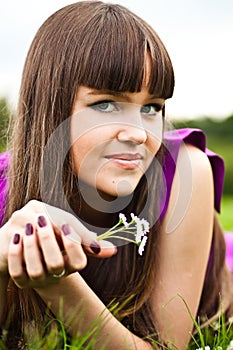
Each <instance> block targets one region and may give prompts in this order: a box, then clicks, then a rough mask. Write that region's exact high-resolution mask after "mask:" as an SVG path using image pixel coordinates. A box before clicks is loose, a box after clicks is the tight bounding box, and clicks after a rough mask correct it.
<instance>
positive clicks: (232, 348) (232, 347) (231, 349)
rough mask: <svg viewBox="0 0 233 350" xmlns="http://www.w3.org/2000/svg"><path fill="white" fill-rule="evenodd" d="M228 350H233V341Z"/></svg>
mask: <svg viewBox="0 0 233 350" xmlns="http://www.w3.org/2000/svg"><path fill="white" fill-rule="evenodd" d="M227 350H233V340H231V341H230V344H229V345H228V347H227Z"/></svg>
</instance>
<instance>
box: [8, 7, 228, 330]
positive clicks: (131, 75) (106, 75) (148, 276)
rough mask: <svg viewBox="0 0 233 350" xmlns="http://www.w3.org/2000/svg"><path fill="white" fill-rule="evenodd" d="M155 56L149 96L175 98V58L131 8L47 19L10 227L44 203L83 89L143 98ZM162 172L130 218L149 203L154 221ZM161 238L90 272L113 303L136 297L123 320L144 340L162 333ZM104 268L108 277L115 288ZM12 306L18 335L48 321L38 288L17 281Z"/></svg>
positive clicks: (141, 191)
mask: <svg viewBox="0 0 233 350" xmlns="http://www.w3.org/2000/svg"><path fill="white" fill-rule="evenodd" d="M147 52H149V53H150V57H151V74H150V81H149V91H150V92H151V93H155V92H156V94H157V95H158V96H159V97H161V98H164V99H167V98H170V97H171V96H172V94H173V89H174V73H173V68H172V64H171V60H170V58H169V55H168V53H167V51H166V49H165V47H164V45H163V43H162V42H161V40H160V38H159V37H158V35H157V34H156V33H155V31H154V30H153V29H152V28H151V27H150V26H149V25H148V24H147V23H146V22H144V21H143V20H142V19H140V18H139V17H137V16H136V15H135V14H133V13H132V12H130V11H129V10H128V9H126V8H124V7H123V6H120V5H113V4H106V3H102V2H100V1H83V2H77V3H74V4H72V5H69V6H66V7H64V8H63V9H61V10H59V11H57V12H56V13H54V14H53V15H52V16H51V17H49V18H48V19H47V20H46V21H45V23H44V24H43V25H42V26H41V28H40V29H39V30H38V32H37V34H36V36H35V38H34V40H33V42H32V44H31V47H30V50H29V52H28V55H27V58H26V62H25V66H24V70H23V75H22V83H21V89H20V97H19V103H18V111H17V118H16V121H15V127H14V132H13V136H12V146H11V160H10V167H9V173H8V178H9V194H8V201H7V207H6V215H5V219H4V220H5V221H7V220H8V219H9V218H10V216H11V215H12V213H13V212H14V211H15V210H18V209H20V208H21V207H22V206H24V205H25V204H26V203H27V202H28V201H29V200H31V199H32V198H33V199H38V200H41V193H40V183H41V179H40V167H41V160H42V157H43V152H44V149H45V147H46V144H47V141H48V139H49V137H50V136H51V135H52V134H53V132H54V131H55V130H56V129H57V128H58V127H59V125H60V124H61V123H62V122H63V121H64V120H66V119H67V118H68V117H69V116H70V114H71V110H72V106H73V104H74V101H75V96H76V92H77V88H78V86H80V85H84V86H88V87H92V88H97V89H109V90H114V91H129V92H138V91H140V89H141V86H142V82H143V77H144V73H145V66H146V63H145V62H146V53H147ZM68 135H69V133H67V135H64V133H63V134H58V140H57V142H59V144H60V147H61V148H63V149H64V150H65V149H67V147H69V142H70V140H69V136H68ZM162 154H163V152H162V148H161V150H160V151H159V152H158V155H157V157H156V160H155V161H161V158H162ZM50 157H51V160H52V164H56V165H57V169H53V173H52V174H51V175H52V176H51V178H54V177H56V173H57V172H58V171H59V169H60V166H61V160H60V159H59V154H58V152H56V149H54V151H53V152H52V154H50ZM71 165H72V162H71V159H70V156H69V154H68V156H67V159H66V162H65V165H64V169H63V171H64V173H65V174H66V177H65V179H66V180H65V181H66V183H65V185H64V187H65V190H66V195H67V197H68V198H69V197H70V196H72V192H73V189H74V174H73V173H72V166H71ZM156 168H157V167H155V166H154V163H153V164H152V165H151V167H150V168H149V170H148V172H147V174H146V175H145V176H143V178H142V179H141V181H140V183H139V185H138V186H137V189H136V191H135V193H134V197H133V201H132V202H131V204H130V205H129V206H128V207H127V208H126V209H125V213H126V214H129V213H130V212H132V211H133V212H135V213H136V214H139V213H140V212H141V211H142V210H143V209H144V205H145V203H147V207H146V212H147V218H148V219H149V220H150V221H151V222H153V223H154V222H155V219H154V217H155V216H156V215H157V214H156V210H155V208H156V205H157V206H158V203H159V197H158V196H159V194H158V188H159V186H158V183H159V181H160V178H161V174H159V173H158V172H155V169H156ZM54 174H55V175H54ZM148 188H149V191H148ZM47 195H48V197H47V198H48V202H49V203H50V204H53V205H56V206H60V207H61V208H62V207H63V203H60V202H59V196H57V197H56V194H55V196H54V193H53V195H51V194H50V193H47ZM158 233H159V225H156V226H154V227H152V229H151V232H150V235H149V240H148V246H147V249H146V254H144V255H143V257H139V256H138V254H137V252H136V250H135V246H132V245H130V244H128V245H125V246H123V247H121V248H120V249H119V252H118V254H117V255H116V256H114V257H113V258H111V259H107V260H98V261H97V260H96V259H94V258H90V259H89V265H88V269H87V270H86V272H87V273H86V272H85V273H83V276H84V278H85V279H86V280H87V282H88V283H89V285H90V286H91V288H93V290H94V291H95V292H96V293H97V294H98V295H99V297H100V298H101V299H102V300H103V301H104V302H105V303H106V304H108V303H109V302H110V301H111V300H112V298H116V300H117V301H120V302H123V301H125V300H126V299H127V298H129V297H131V299H130V302H129V303H128V304H126V305H125V307H123V309H122V310H121V314H120V316H121V317H123V320H122V321H123V322H124V323H125V324H126V325H129V326H130V327H131V329H132V331H133V332H135V333H137V334H139V335H141V336H146V335H149V333H154V332H155V331H156V329H155V325H154V324H153V322H152V320H151V317H150V311H149V310H150V308H149V296H150V292H151V289H152V283H153V280H154V273H155V271H156V268H155V266H156V250H157V247H158V240H159V234H158ZM221 261H223V258H221ZM219 266H222V263H220V265H219ZM103 270H104V271H105V272H106V273H107V276H108V280H107V282H106V273H103ZM90 276H91V277H90ZM97 276H98V278H96V277H97ZM101 276H102V278H101ZM103 276H104V280H103ZM17 300H19V303H18V302H17ZM9 304H15V305H16V306H15V311H14V314H15V317H14V318H13V319H14V322H15V323H14V331H15V332H16V329H18V332H19V333H20V332H21V331H22V330H23V329H25V328H26V327H27V325H28V324H29V323H30V321H31V320H32V319H34V320H35V321H36V322H35V323H36V324H38V325H39V324H40V321H41V320H43V319H44V313H45V305H43V302H42V301H41V300H40V298H39V297H38V296H37V294H36V293H34V291H33V290H19V289H18V288H17V287H16V286H15V285H14V284H13V283H11V284H10V289H9ZM203 304H204V303H203ZM19 315H20V318H19V317H18V316H19ZM16 319H17V320H18V325H17V326H16Z"/></svg>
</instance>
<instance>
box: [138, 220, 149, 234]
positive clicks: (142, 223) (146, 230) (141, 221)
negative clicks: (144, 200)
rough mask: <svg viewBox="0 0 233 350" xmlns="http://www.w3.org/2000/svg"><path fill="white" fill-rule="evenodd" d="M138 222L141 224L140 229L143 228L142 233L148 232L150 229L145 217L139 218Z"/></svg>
mask: <svg viewBox="0 0 233 350" xmlns="http://www.w3.org/2000/svg"><path fill="white" fill-rule="evenodd" d="M140 224H141V226H142V229H143V232H144V234H146V233H148V232H149V230H150V225H149V222H148V221H146V220H145V219H141V220H140Z"/></svg>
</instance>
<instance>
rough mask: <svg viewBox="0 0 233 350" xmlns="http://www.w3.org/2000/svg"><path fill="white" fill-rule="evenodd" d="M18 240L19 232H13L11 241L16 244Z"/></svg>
mask: <svg viewBox="0 0 233 350" xmlns="http://www.w3.org/2000/svg"><path fill="white" fill-rule="evenodd" d="M19 241H20V235H19V233H15V235H14V238H13V243H14V244H18V243H19Z"/></svg>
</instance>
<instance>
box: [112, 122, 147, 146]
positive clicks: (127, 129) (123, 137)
mask: <svg viewBox="0 0 233 350" xmlns="http://www.w3.org/2000/svg"><path fill="white" fill-rule="evenodd" d="M117 138H118V140H119V141H121V142H126V141H130V142H133V143H136V144H142V143H145V142H146V140H147V132H146V130H145V128H144V127H143V126H142V125H138V124H123V125H122V126H121V128H120V130H119V132H118V135H117Z"/></svg>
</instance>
